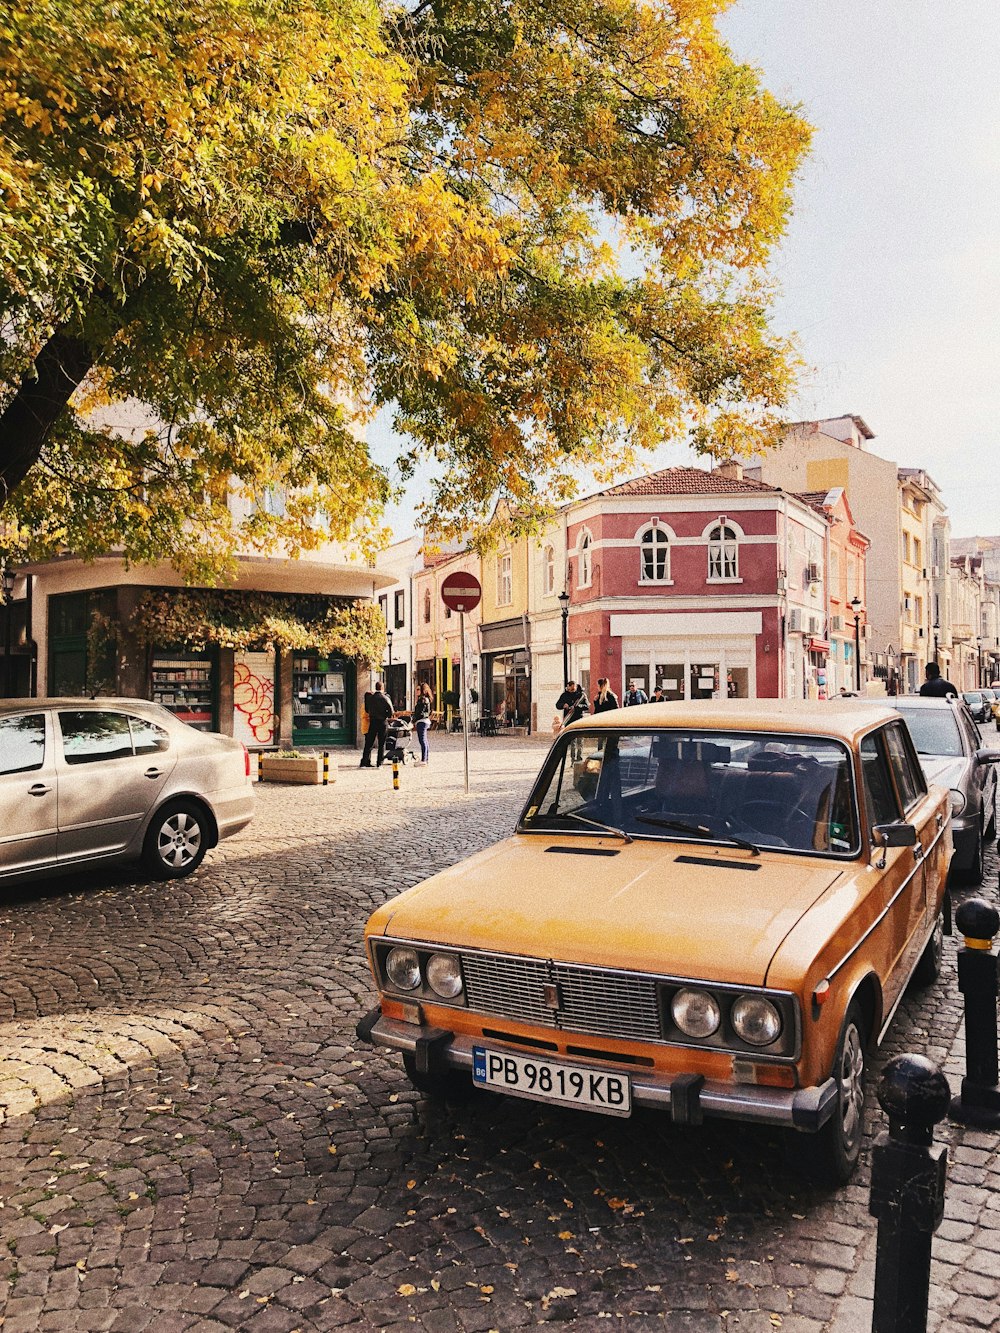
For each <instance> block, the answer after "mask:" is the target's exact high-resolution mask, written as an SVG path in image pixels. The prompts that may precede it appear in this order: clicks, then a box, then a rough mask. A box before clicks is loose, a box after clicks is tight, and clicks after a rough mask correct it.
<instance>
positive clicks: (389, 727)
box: [385, 717, 413, 764]
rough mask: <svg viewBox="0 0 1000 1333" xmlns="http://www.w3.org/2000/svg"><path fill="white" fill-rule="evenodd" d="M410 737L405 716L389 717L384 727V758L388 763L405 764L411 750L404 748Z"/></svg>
mask: <svg viewBox="0 0 1000 1333" xmlns="http://www.w3.org/2000/svg"><path fill="white" fill-rule="evenodd" d="M409 739H410V724H409V722H408V721H407V720H406V718H405V717H391V718H390V719H389V721H388V722H387V723H386V728H385V759H386V763H389V764H405V763H406V756H407V754H409V755H410V756H411V757H413V751H412V750H407V749H406V748H405V743H406V742H407V741H408V740H409Z"/></svg>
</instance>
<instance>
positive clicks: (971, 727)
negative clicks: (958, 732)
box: [959, 713, 983, 754]
mask: <svg viewBox="0 0 1000 1333" xmlns="http://www.w3.org/2000/svg"><path fill="white" fill-rule="evenodd" d="M959 725H960V726H961V728H962V730H963V731H964V732H965V739H966V743H967V744H968V746H969V752H970V753H971V754H975V752H976V751H977V750H978V749H979V747H980V746H981V745H982V743H983V737H982V733H981V732H980V730H979V728H978V727H977V726H976V724H975V722H973V720H972V718H971V717H969V715H968V713H964V714H960V715H959Z"/></svg>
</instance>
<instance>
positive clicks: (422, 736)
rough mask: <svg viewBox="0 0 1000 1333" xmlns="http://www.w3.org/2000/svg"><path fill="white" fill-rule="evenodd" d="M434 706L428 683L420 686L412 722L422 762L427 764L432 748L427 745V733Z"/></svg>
mask: <svg viewBox="0 0 1000 1333" xmlns="http://www.w3.org/2000/svg"><path fill="white" fill-rule="evenodd" d="M433 706H434V696H433V694H431V687H430V686H429V685H428V684H427V682H426V681H424V682H423V684H422V685H421V686H420V689H419V691H418V693H417V701H416V703H415V704H414V705H413V713H412V714H411V721H412V722H413V729H414V731H415V732H416V733H417V740H418V742H419V744H420V762H421V763H422V764H426V763H428V762H429V760H430V757H431V752H430V747H429V746H428V744H427V733H428V732H429V731H430V729H431V710H432V708H433Z"/></svg>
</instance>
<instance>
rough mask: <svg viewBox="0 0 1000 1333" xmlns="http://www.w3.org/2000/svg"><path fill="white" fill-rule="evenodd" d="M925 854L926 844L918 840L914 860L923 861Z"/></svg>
mask: <svg viewBox="0 0 1000 1333" xmlns="http://www.w3.org/2000/svg"><path fill="white" fill-rule="evenodd" d="M923 856H924V844H923V843H922V842H918V843H917V844H916V846H915V847H914V848H913V859H914V861H922V860H923Z"/></svg>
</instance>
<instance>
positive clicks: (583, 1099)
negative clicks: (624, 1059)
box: [472, 1046, 632, 1115]
mask: <svg viewBox="0 0 1000 1333" xmlns="http://www.w3.org/2000/svg"><path fill="white" fill-rule="evenodd" d="M472 1081H473V1082H474V1083H476V1084H478V1086H479V1087H481V1088H493V1089H494V1090H495V1091H497V1092H507V1093H510V1094H511V1095H512V1096H514V1097H530V1098H532V1099H534V1100H535V1101H541V1102H563V1103H566V1104H567V1105H570V1106H582V1107H585V1108H586V1109H587V1110H589V1111H603V1112H604V1114H605V1115H631V1114H632V1085H631V1083H630V1082H629V1080H628V1077H627V1075H625V1074H608V1073H606V1072H605V1071H604V1070H596V1069H582V1068H580V1067H579V1066H578V1065H561V1064H557V1063H556V1061H554V1060H545V1059H540V1058H539V1057H537V1056H534V1055H530V1056H529V1055H508V1054H507V1053H506V1052H504V1053H501V1052H500V1051H488V1050H485V1049H484V1048H483V1047H482V1046H474V1047H473V1048H472Z"/></svg>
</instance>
